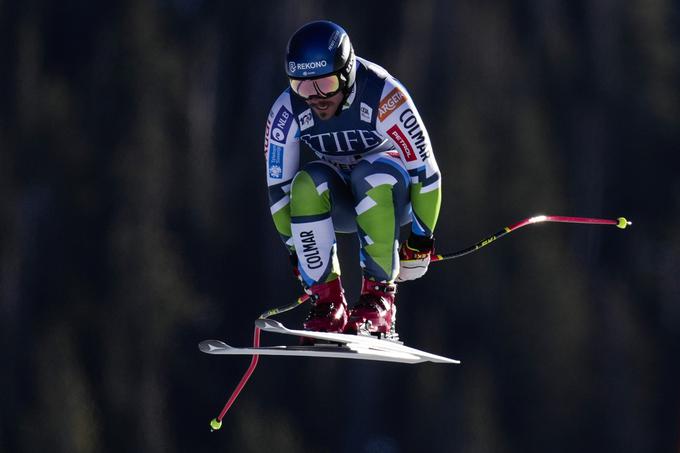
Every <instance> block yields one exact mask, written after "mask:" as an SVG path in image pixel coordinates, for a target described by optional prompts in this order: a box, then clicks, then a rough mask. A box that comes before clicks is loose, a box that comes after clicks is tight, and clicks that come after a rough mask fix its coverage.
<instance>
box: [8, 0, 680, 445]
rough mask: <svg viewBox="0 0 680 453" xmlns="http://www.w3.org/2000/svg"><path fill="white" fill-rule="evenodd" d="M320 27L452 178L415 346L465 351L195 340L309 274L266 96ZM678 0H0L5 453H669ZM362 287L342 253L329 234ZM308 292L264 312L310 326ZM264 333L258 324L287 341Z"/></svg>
mask: <svg viewBox="0 0 680 453" xmlns="http://www.w3.org/2000/svg"><path fill="white" fill-rule="evenodd" d="M319 18H326V19H331V20H334V21H336V22H338V23H340V24H341V25H342V26H344V27H345V28H346V30H347V31H348V32H349V34H350V36H351V38H352V41H353V43H354V46H355V49H356V51H357V53H358V54H359V55H360V56H363V57H365V58H368V59H369V60H373V61H375V62H377V63H379V64H381V65H383V66H384V67H386V68H387V69H388V70H389V71H390V72H391V73H392V74H394V75H395V76H396V77H398V78H399V79H400V80H401V81H402V82H403V83H404V84H405V85H406V86H407V88H408V89H409V91H410V93H411V94H412V96H413V98H414V100H415V102H416V104H417V105H418V107H419V109H420V113H421V115H422V117H423V119H424V121H425V122H426V124H427V126H428V129H429V132H430V135H431V137H432V141H433V144H434V148H435V153H436V155H437V160H438V162H439V165H440V167H441V170H442V173H443V200H444V201H443V206H442V210H441V217H440V221H439V226H438V229H437V232H436V233H437V246H438V249H439V251H441V252H448V251H452V250H456V249H459V248H462V247H464V246H467V245H469V244H471V243H474V242H476V241H478V240H480V239H482V238H483V237H485V236H486V235H489V234H491V233H493V232H494V231H497V230H498V229H500V228H501V227H503V226H505V225H508V224H511V223H513V222H514V221H517V220H520V219H523V218H525V217H529V216H531V215H535V214H539V213H544V214H558V215H576V216H592V217H607V218H616V217H618V216H626V217H628V218H629V219H631V220H633V222H634V225H633V227H632V228H631V229H629V230H626V231H621V230H618V229H616V228H613V227H609V226H604V227H603V226H582V225H562V224H543V225H541V226H531V227H527V228H525V229H523V230H520V231H519V232H516V233H513V234H512V235H511V237H509V238H506V239H503V240H501V241H499V242H498V243H497V244H494V245H492V246H490V247H489V248H488V249H484V250H482V251H480V252H478V253H477V254H474V255H471V256H469V257H466V258H462V259H460V260H454V261H449V262H444V263H437V264H436V265H432V266H431V269H430V272H429V273H428V275H427V276H426V277H425V278H423V279H421V280H418V281H415V282H411V283H408V284H404V285H401V286H400V290H399V298H398V304H399V310H400V317H399V319H400V327H399V328H400V333H401V335H402V337H403V338H404V339H405V341H406V342H407V344H409V345H412V346H416V347H421V348H424V349H427V350H429V351H432V352H435V353H440V354H444V355H447V356H450V357H455V358H458V359H461V360H462V362H463V363H462V365H461V366H443V365H431V364H423V365H414V366H409V365H397V364H383V363H369V362H355V361H341V360H332V359H319V360H312V359H305V358H264V359H263V360H262V361H261V363H260V366H259V367H258V369H257V371H256V373H255V375H254V376H253V379H252V380H251V382H250V383H249V384H248V386H247V387H246V389H245V391H244V393H243V394H242V395H241V397H240V398H239V399H238V401H237V403H236V405H235V406H234V408H233V409H232V411H231V412H230V413H229V414H228V415H227V417H226V418H225V420H224V426H223V428H222V430H221V431H220V432H218V433H212V434H211V433H210V432H209V430H208V422H209V420H210V419H211V418H212V417H214V416H216V415H217V414H218V413H219V410H220V409H221V407H222V405H223V404H224V402H225V401H226V398H227V397H228V396H229V393H230V392H231V390H232V389H233V387H234V386H235V385H236V383H237V382H238V380H239V379H240V377H241V374H242V372H243V371H244V370H245V368H246V366H247V364H248V363H249V358H248V357H231V358H227V357H213V356H208V355H204V354H201V353H200V352H199V351H198V349H197V347H196V344H197V343H198V342H199V341H200V340H203V339H206V338H222V339H224V340H226V341H227V342H228V343H230V344H232V345H248V344H249V343H250V341H251V335H252V321H253V320H254V319H255V318H256V317H257V316H258V315H259V314H260V313H262V312H263V311H264V310H266V309H268V308H270V307H273V306H280V305H284V304H287V303H290V302H292V301H293V300H295V298H296V297H297V296H298V295H299V293H300V288H299V285H298V284H297V282H296V281H295V280H294V279H293V277H292V275H291V272H290V270H289V268H288V263H287V258H286V252H285V250H284V248H283V247H282V246H281V244H280V243H279V239H278V236H277V234H276V232H275V229H274V226H273V222H272V221H271V219H270V215H269V210H268V204H267V195H266V187H265V186H266V183H265V164H264V159H263V152H262V149H263V131H264V126H265V121H266V116H267V112H268V110H269V108H270V106H271V104H272V102H273V101H274V99H275V98H276V96H277V95H278V94H279V93H280V92H281V90H283V89H284V88H285V86H286V79H285V76H284V70H283V68H284V67H283V56H284V51H285V45H286V42H287V40H288V38H289V36H290V35H291V34H292V33H293V32H294V31H295V30H296V29H297V28H298V27H299V26H301V25H302V24H304V23H305V22H306V21H308V20H312V19H319ZM679 19H680V8H679V5H678V2H677V1H672V0H629V1H616V0H597V1H589V0H570V1H566V0H565V1H558V0H513V1H507V2H501V1H490V0H489V1H487V0H476V1H471V0H465V1H455V2H454V1H424V2H420V1H374V2H368V1H362V2H353V1H350V2H340V1H334V2H329V1H311V0H310V1H299V2H293V1H288V2H283V1H282V2H271V3H270V2H259V1H249V2H238V3H231V2H229V3H228V2H215V1H200V0H195V1H191V0H165V1H160V0H159V1H132V0H127V1H114V2H91V1H85V0H82V1H75V0H72V1H69V0H66V1H61V2H50V1H41V0H25V1H18V0H0V187H1V192H0V225H1V230H0V357H1V358H2V363H1V364H0V369H1V371H0V451H1V452H3V453H4V452H38V451H50V452H149V453H153V452H164V453H168V452H170V453H171V452H208V451H230V452H256V451H257V452H260V451H277V452H350V451H357V452H388V453H392V452H402V453H404V452H414V451H446V452H470V453H472V452H545V451H551V452H574V451H578V452H603V451H605V452H609V451H611V452H677V451H680V445H679V435H678V432H679V430H680V364H679V361H678V358H679V357H680V343H679V340H680V305H679V302H680V275H679V273H680V236H679V235H678V228H679V227H680V218H679V216H680V165H679V164H678V158H677V154H678V152H679V151H680V83H679V82H680V37H679V36H678V34H679V33H680V27H679V26H678V24H679V23H680V21H679ZM339 240H340V246H341V247H342V252H341V258H342V262H343V265H344V274H343V276H344V280H345V283H346V286H347V291H348V293H349V295H350V298H355V297H356V294H357V292H358V286H359V273H358V269H357V268H358V265H357V258H356V244H355V243H354V242H355V241H354V238H353V237H346V238H345V237H343V238H340V239H339ZM305 311H306V310H305V309H304V308H300V309H297V310H295V311H293V312H291V313H289V314H286V315H284V316H282V317H280V318H279V319H280V320H282V321H283V322H284V323H286V324H288V325H291V326H299V325H300V323H301V322H302V319H303V318H304V315H305ZM281 340H282V339H281V338H276V337H273V336H271V335H266V334H265V335H264V337H263V341H264V342H265V343H268V344H273V343H276V342H279V341H281Z"/></svg>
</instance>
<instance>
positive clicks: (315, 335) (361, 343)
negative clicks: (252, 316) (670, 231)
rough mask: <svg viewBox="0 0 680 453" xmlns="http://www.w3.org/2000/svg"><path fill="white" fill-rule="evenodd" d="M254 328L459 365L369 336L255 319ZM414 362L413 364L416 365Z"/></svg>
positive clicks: (438, 356)
mask: <svg viewBox="0 0 680 453" xmlns="http://www.w3.org/2000/svg"><path fill="white" fill-rule="evenodd" d="M255 326H256V327H257V328H259V329H261V330H262V331H263V332H271V333H278V334H283V335H293V336H296V337H303V338H312V339H315V340H321V341H331V342H335V343H340V344H344V345H350V344H351V345H356V346H354V347H356V348H364V349H369V350H377V351H383V352H387V351H389V352H400V353H404V354H411V355H414V356H417V357H420V358H421V359H422V360H419V361H418V362H425V361H429V362H435V363H456V364H458V363H460V361H459V360H455V359H450V358H448V357H444V356H440V355H436V354H431V353H429V352H425V351H422V350H420V349H416V348H411V347H408V346H404V345H403V344H402V343H398V342H395V341H389V340H381V339H378V338H375V337H373V336H371V335H348V334H343V333H329V332H313V331H308V330H294V329H288V328H287V327H285V326H284V325H283V324H281V323H280V322H278V321H274V320H273V319H257V320H256V321H255ZM418 362H414V363H418Z"/></svg>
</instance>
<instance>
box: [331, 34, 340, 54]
mask: <svg viewBox="0 0 680 453" xmlns="http://www.w3.org/2000/svg"><path fill="white" fill-rule="evenodd" d="M339 37H340V32H339V31H338V30H335V31H334V32H333V34H332V35H331V38H330V39H329V40H328V50H333V49H335V48H336V47H337V46H338V38H339Z"/></svg>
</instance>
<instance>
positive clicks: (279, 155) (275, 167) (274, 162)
mask: <svg viewBox="0 0 680 453" xmlns="http://www.w3.org/2000/svg"><path fill="white" fill-rule="evenodd" d="M267 162H268V166H269V177H270V178H274V179H281V178H283V147H282V146H278V145H275V144H273V143H272V144H271V145H269V159H267Z"/></svg>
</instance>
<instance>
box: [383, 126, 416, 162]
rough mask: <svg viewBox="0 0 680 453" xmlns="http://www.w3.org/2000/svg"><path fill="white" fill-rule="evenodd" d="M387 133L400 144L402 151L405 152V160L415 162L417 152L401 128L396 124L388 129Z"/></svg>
mask: <svg viewBox="0 0 680 453" xmlns="http://www.w3.org/2000/svg"><path fill="white" fill-rule="evenodd" d="M387 135H389V136H390V138H391V139H392V140H394V142H395V143H396V144H397V145H398V146H399V148H400V149H401V152H402V153H403V154H404V160H406V161H407V162H413V161H414V160H416V154H415V153H414V152H413V148H411V144H410V143H409V142H408V140H407V139H406V137H405V136H404V133H403V132H402V131H401V129H399V126H397V125H396V124H395V125H394V126H392V127H391V128H389V129H388V130H387Z"/></svg>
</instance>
